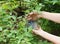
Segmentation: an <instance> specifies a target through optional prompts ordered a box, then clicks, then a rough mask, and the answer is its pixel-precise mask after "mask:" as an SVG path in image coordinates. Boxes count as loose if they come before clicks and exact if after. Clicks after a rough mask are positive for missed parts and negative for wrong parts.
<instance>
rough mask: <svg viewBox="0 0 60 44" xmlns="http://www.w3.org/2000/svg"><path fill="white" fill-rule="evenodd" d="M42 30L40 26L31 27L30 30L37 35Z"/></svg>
mask: <svg viewBox="0 0 60 44" xmlns="http://www.w3.org/2000/svg"><path fill="white" fill-rule="evenodd" d="M42 31H43V30H42V28H41V27H39V28H38V29H33V30H32V32H33V33H34V34H36V35H39V34H40V32H42Z"/></svg>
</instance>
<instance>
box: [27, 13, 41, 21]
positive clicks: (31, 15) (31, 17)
mask: <svg viewBox="0 0 60 44" xmlns="http://www.w3.org/2000/svg"><path fill="white" fill-rule="evenodd" d="M40 17H41V15H39V13H38V12H31V13H29V15H28V16H27V20H32V21H35V20H37V19H38V18H40Z"/></svg>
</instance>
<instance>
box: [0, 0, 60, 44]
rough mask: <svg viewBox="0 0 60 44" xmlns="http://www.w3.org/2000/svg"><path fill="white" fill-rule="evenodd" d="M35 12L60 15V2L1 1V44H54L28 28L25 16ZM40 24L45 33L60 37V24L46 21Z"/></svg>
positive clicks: (55, 0)
mask: <svg viewBox="0 0 60 44" xmlns="http://www.w3.org/2000/svg"><path fill="white" fill-rule="evenodd" d="M33 10H36V11H38V12H40V11H48V12H55V13H60V0H1V1H0V44H52V43H51V42H49V41H47V40H44V39H43V38H41V37H39V36H37V35H34V34H32V32H31V30H32V28H31V27H29V28H27V27H26V23H27V21H26V19H25V16H26V15H27V14H28V13H30V12H32V11H33ZM38 22H40V23H39V24H40V25H41V27H42V28H43V29H44V30H45V31H47V32H49V33H52V34H54V35H57V36H60V24H57V23H54V22H52V21H49V20H46V19H40V20H38Z"/></svg>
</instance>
